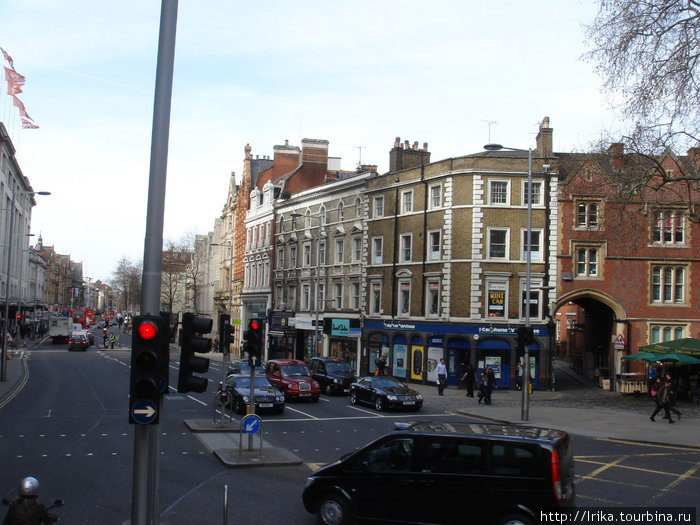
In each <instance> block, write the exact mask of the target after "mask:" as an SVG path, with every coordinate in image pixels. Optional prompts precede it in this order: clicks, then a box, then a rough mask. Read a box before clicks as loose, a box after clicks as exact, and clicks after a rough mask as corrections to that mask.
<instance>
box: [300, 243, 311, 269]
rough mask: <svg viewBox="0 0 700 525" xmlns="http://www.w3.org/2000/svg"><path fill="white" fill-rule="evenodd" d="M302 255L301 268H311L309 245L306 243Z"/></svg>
mask: <svg viewBox="0 0 700 525" xmlns="http://www.w3.org/2000/svg"><path fill="white" fill-rule="evenodd" d="M303 250H304V254H303V256H302V257H303V258H302V260H303V263H302V266H311V244H310V243H306V244H304V246H303Z"/></svg>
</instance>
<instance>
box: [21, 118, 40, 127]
mask: <svg viewBox="0 0 700 525" xmlns="http://www.w3.org/2000/svg"><path fill="white" fill-rule="evenodd" d="M22 128H23V129H39V126H37V125H36V124H34V123H33V122H29V121H28V120H25V119H22Z"/></svg>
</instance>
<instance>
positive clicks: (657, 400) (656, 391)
mask: <svg viewBox="0 0 700 525" xmlns="http://www.w3.org/2000/svg"><path fill="white" fill-rule="evenodd" d="M662 389H664V390H665V389H666V385H665V384H662V383H661V378H660V377H657V378H656V380H655V381H654V384H653V385H652V386H651V390H650V392H649V395H651V398H652V399H653V400H654V404H655V405H656V407H655V408H654V411H653V412H652V413H651V416H649V419H651V420H652V421H656V420H655V419H654V418H655V417H656V414H658V413H659V412H661V410H662V409H663V404H662V403H661V397H662V396H663V395H664V394H663V392H661V390H662Z"/></svg>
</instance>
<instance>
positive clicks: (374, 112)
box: [0, 0, 612, 280]
mask: <svg viewBox="0 0 700 525" xmlns="http://www.w3.org/2000/svg"><path fill="white" fill-rule="evenodd" d="M160 9H161V3H160V1H159V0H120V1H119V2H117V1H112V0H104V1H100V2H94V1H91V0H61V1H60V2H57V1H55V0H22V1H16V0H12V1H9V0H0V13H2V16H0V46H1V47H2V48H3V49H5V51H7V52H8V53H9V54H10V56H11V57H12V58H13V60H14V65H15V68H16V70H17V72H19V73H21V74H22V75H24V76H25V77H26V84H25V86H24V93H22V94H21V95H19V98H20V99H21V100H22V101H23V103H24V104H25V107H26V110H27V112H28V113H29V115H30V116H31V117H32V118H33V119H34V120H35V121H36V123H37V124H38V125H39V126H40V127H39V129H35V130H28V129H22V128H21V123H20V119H19V115H18V113H17V109H16V108H14V107H13V106H12V100H11V97H9V96H8V95H7V94H6V84H5V83H4V82H3V87H2V95H0V105H1V106H0V107H1V108H2V114H0V117H1V119H2V121H3V122H4V123H5V126H6V127H7V128H8V130H9V132H10V135H11V137H12V139H13V141H14V143H15V147H16V149H17V154H16V156H17V159H18V161H19V163H20V166H21V168H22V171H23V173H24V174H25V175H26V176H27V177H28V178H29V180H30V182H31V184H32V186H33V188H34V190H35V191H42V190H45V191H50V192H51V193H52V195H51V196H47V197H37V200H38V204H37V206H36V208H34V213H33V220H32V231H33V232H34V233H35V234H39V233H40V234H41V235H42V237H43V240H44V243H45V244H48V245H53V246H54V247H55V248H56V250H57V251H58V252H60V253H66V254H70V255H71V256H72V258H73V259H74V260H76V261H82V262H83V264H84V271H85V276H86V277H91V278H92V279H93V280H94V279H103V280H104V279H109V278H110V276H111V274H112V272H113V270H114V269H115V267H116V264H117V261H118V260H119V259H120V258H121V257H122V256H126V257H128V258H130V259H132V260H134V261H137V260H141V259H142V258H143V245H144V235H145V219H146V196H147V191H148V170H149V159H150V147H151V145H150V137H151V127H152V117H153V96H154V94H153V91H154V84H155V70H156V55H157V45H158V30H159V19H160ZM595 12H596V10H595V5H594V2H593V0H569V1H566V2H563V1H561V0H533V1H530V2H523V1H522V0H517V1H516V0H513V1H511V0H503V1H500V2H483V1H478V2H477V1H473V0H454V1H447V0H435V1H433V2H425V1H420V2H417V1H413V0H402V1H389V0H379V1H378V0H352V1H346V2H328V1H320V0H313V1H312V0H309V1H307V0H301V1H298V2H290V1H277V0H270V1H266V2H237V1H235V0H225V1H224V0H180V2H179V9H178V27H177V43H176V50H175V78H174V86H173V100H172V115H171V126H170V154H169V160H168V178H167V195H166V209H165V232H164V237H165V238H166V239H173V240H177V239H179V238H180V237H182V235H183V234H185V233H187V232H196V233H206V232H207V231H208V230H211V229H212V228H213V225H214V219H215V218H216V217H217V216H219V215H220V213H221V210H222V207H223V205H224V203H225V199H226V192H227V189H228V183H229V177H230V174H231V172H236V174H237V176H240V173H241V171H242V159H243V156H244V147H245V145H246V143H250V144H251V146H252V149H253V155H261V156H262V155H272V153H273V146H274V145H275V144H284V141H285V140H289V142H290V144H292V145H300V142H301V139H302V138H314V139H326V140H328V141H329V143H330V144H329V148H330V151H329V153H330V155H331V156H334V157H341V158H342V162H341V166H342V168H343V169H354V167H355V166H356V165H357V163H358V161H359V160H360V155H361V160H362V162H363V163H365V164H377V165H378V167H379V170H380V172H385V171H386V170H387V169H388V159H389V150H390V149H391V147H392V145H393V143H394V139H395V137H397V136H400V137H401V139H402V141H403V140H409V141H410V142H411V143H413V142H414V141H418V142H419V143H420V144H423V143H424V142H427V143H428V144H429V149H430V151H431V154H432V159H433V160H439V159H443V158H447V157H453V156H459V155H465V154H468V153H474V152H477V151H481V149H482V146H483V145H484V144H485V143H487V142H489V130H490V141H491V142H500V143H502V144H504V145H507V146H513V147H518V148H528V147H534V142H535V135H536V133H537V128H538V125H539V122H540V121H541V120H542V118H543V117H544V116H549V117H550V123H551V126H552V127H553V128H554V147H555V150H559V151H562V150H571V149H582V148H585V147H586V145H587V144H588V143H590V142H591V141H594V140H595V139H596V137H599V136H600V133H601V130H602V129H604V128H608V127H609V126H610V122H611V121H612V115H611V111H610V108H609V105H608V103H607V102H606V101H605V99H604V98H603V97H602V96H601V94H600V85H601V81H600V79H599V78H598V77H597V76H596V75H595V73H594V71H593V65H592V64H590V63H587V62H586V61H585V60H582V59H581V57H582V55H583V54H584V53H585V51H586V49H587V48H586V45H585V35H584V31H583V27H582V24H584V23H588V22H590V21H591V20H592V18H593V16H594V15H595ZM4 65H7V64H4ZM489 122H491V124H490V125H489Z"/></svg>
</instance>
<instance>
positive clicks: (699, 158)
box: [688, 148, 700, 170]
mask: <svg viewBox="0 0 700 525" xmlns="http://www.w3.org/2000/svg"><path fill="white" fill-rule="evenodd" d="M688 157H689V158H690V160H692V161H693V162H694V163H695V167H696V168H697V169H698V170H700V148H690V149H689V150H688Z"/></svg>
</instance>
